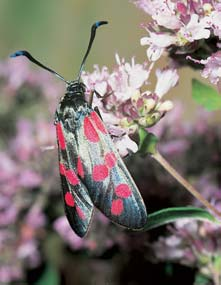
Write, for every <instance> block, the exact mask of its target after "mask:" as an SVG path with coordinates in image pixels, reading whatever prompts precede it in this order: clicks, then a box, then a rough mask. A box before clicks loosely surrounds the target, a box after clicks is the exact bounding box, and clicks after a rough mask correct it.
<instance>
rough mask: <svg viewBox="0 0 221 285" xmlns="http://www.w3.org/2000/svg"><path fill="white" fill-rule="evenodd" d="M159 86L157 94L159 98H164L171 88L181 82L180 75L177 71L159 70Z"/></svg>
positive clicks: (156, 88)
mask: <svg viewBox="0 0 221 285" xmlns="http://www.w3.org/2000/svg"><path fill="white" fill-rule="evenodd" d="M156 76H157V84H156V87H155V93H156V95H157V96H158V97H159V98H162V96H163V95H165V94H166V93H167V92H168V91H169V90H170V89H171V88H173V87H174V86H176V84H177V83H178V80H179V75H178V73H177V70H176V69H171V68H165V69H163V70H160V69H157V71H156Z"/></svg>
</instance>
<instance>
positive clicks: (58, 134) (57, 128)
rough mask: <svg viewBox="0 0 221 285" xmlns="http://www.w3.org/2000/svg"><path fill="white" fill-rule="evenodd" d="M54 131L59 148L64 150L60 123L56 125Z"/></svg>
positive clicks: (64, 145) (64, 144)
mask: <svg viewBox="0 0 221 285" xmlns="http://www.w3.org/2000/svg"><path fill="white" fill-rule="evenodd" d="M56 131H57V138H58V144H59V147H60V148H61V149H62V150H64V149H65V148H66V143H65V138H64V134H63V131H62V127H61V124H60V123H58V124H57V125H56Z"/></svg>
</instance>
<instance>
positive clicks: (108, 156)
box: [104, 152, 117, 168]
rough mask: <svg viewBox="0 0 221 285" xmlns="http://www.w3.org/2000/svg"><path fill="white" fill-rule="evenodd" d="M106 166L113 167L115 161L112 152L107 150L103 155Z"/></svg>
mask: <svg viewBox="0 0 221 285" xmlns="http://www.w3.org/2000/svg"><path fill="white" fill-rule="evenodd" d="M104 160H105V163H106V165H107V167H109V168H113V167H114V166H115V164H116V162H117V158H116V156H115V154H114V153H113V152H109V153H107V154H106V155H105V157H104Z"/></svg>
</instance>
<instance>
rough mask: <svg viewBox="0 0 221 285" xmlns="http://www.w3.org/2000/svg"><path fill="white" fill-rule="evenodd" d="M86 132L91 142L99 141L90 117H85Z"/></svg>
mask: <svg viewBox="0 0 221 285" xmlns="http://www.w3.org/2000/svg"><path fill="white" fill-rule="evenodd" d="M84 134H85V136H86V138H87V139H88V140H89V141H90V142H98V141H99V136H98V134H97V131H96V130H95V128H94V126H93V125H92V123H91V121H90V119H89V118H88V117H85V118H84Z"/></svg>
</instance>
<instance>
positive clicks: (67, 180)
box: [56, 122, 94, 237]
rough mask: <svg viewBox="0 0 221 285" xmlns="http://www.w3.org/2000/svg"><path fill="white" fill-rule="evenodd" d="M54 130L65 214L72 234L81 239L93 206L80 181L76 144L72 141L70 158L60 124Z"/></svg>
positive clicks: (66, 139)
mask: <svg viewBox="0 0 221 285" xmlns="http://www.w3.org/2000/svg"><path fill="white" fill-rule="evenodd" d="M56 130H57V139H58V149H59V169H60V176H61V185H62V193H63V200H64V207H65V214H66V216H67V219H68V221H69V223H70V225H71V227H72V229H73V230H74V232H75V233H76V234H77V235H78V236H80V237H83V236H84V235H85V234H86V233H87V231H88V229H89V225H90V221H91V218H92V215H93V209H94V206H93V203H92V201H91V199H90V197H89V194H88V191H87V189H86V187H85V185H84V184H83V182H82V181H81V177H83V175H84V173H83V172H82V171H83V167H82V165H81V164H80V163H81V161H80V160H78V163H77V162H76V157H77V153H76V149H77V147H76V142H75V141H72V145H71V153H73V152H74V156H70V155H69V152H70V149H69V148H70V144H69V143H67V141H68V136H67V135H66V134H67V133H66V130H65V129H64V128H63V125H62V123H61V122H57V124H56Z"/></svg>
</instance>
